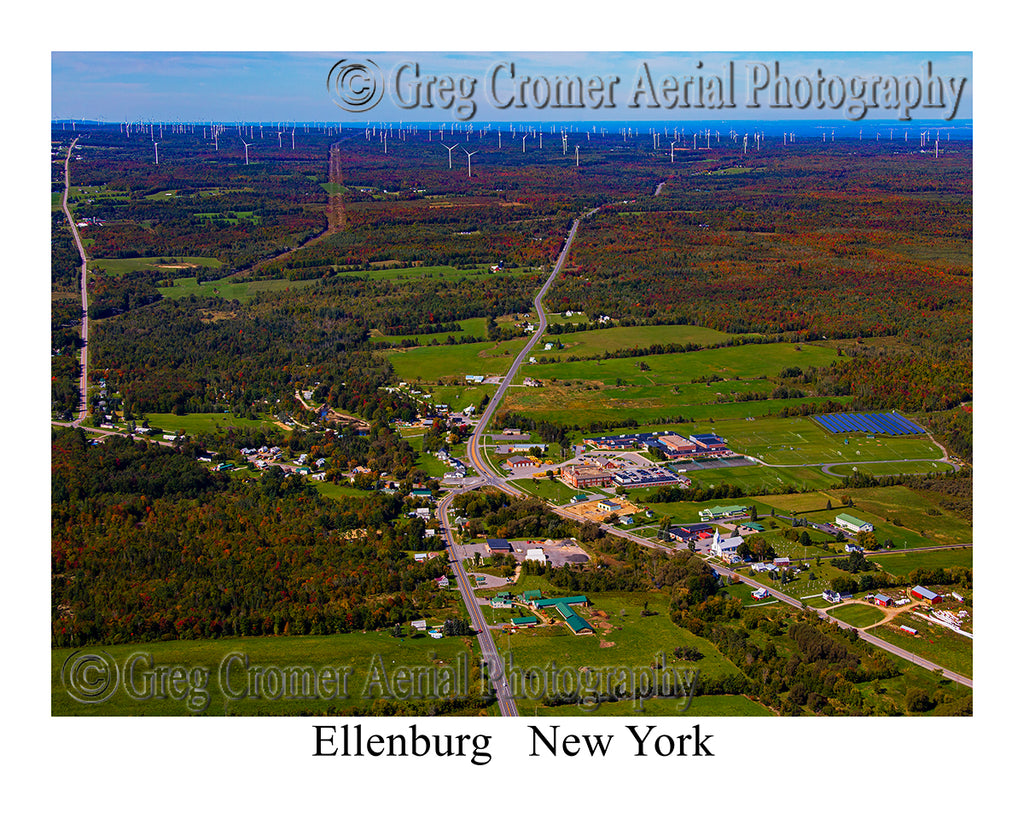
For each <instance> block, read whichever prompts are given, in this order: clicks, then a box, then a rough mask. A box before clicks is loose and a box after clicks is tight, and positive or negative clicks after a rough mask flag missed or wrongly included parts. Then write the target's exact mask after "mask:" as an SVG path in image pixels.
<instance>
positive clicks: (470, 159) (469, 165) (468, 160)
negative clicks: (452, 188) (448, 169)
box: [462, 148, 480, 177]
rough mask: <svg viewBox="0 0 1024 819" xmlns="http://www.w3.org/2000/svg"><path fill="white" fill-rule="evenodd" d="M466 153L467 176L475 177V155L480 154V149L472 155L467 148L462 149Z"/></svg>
mask: <svg viewBox="0 0 1024 819" xmlns="http://www.w3.org/2000/svg"><path fill="white" fill-rule="evenodd" d="M462 150H463V151H465V153H466V176H469V177H472V176H473V154H476V153H480V151H479V149H477V150H475V151H473V152H472V153H470V152H469V151H466V149H465V148H463V149H462Z"/></svg>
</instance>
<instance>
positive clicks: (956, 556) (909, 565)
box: [868, 549, 974, 576]
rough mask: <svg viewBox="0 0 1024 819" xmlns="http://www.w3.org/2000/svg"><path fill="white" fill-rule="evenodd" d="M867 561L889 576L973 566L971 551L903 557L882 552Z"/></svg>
mask: <svg viewBox="0 0 1024 819" xmlns="http://www.w3.org/2000/svg"><path fill="white" fill-rule="evenodd" d="M868 560H870V561H872V562H873V563H877V564H878V565H879V566H881V567H882V569H883V570H884V571H887V572H888V573H889V574H891V575H897V576H899V575H908V574H910V573H911V572H912V571H914V569H951V568H953V567H954V566H963V567H964V568H967V569H970V568H973V566H974V550H973V549H942V550H940V551H935V552H917V553H912V554H903V555H887V554H885V553H884V552H882V553H879V552H876V553H873V554H870V555H868Z"/></svg>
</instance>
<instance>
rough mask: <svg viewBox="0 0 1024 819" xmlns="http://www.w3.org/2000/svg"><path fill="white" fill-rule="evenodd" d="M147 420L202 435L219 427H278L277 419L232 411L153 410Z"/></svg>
mask: <svg viewBox="0 0 1024 819" xmlns="http://www.w3.org/2000/svg"><path fill="white" fill-rule="evenodd" d="M146 421H147V422H148V423H149V425H150V426H152V427H158V428H160V429H162V430H164V432H165V433H172V432H178V431H179V430H181V431H184V433H185V434H186V435H200V434H202V433H204V432H213V431H215V430H216V429H217V428H218V427H219V428H221V429H227V428H228V427H237V428H238V429H268V428H273V429H278V430H280V427H279V426H278V424H277V422H276V421H273V420H271V419H269V418H256V419H252V418H239V417H238V416H237V415H235V414H234V413H231V412H195V413H191V414H189V415H175V414H174V413H170V412H151V413H147V414H146ZM140 425H141V422H140Z"/></svg>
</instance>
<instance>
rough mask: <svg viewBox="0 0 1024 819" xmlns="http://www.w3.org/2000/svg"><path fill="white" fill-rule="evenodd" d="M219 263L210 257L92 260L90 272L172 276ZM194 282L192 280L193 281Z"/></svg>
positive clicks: (219, 264)
mask: <svg viewBox="0 0 1024 819" xmlns="http://www.w3.org/2000/svg"><path fill="white" fill-rule="evenodd" d="M221 264H222V263H221V262H220V261H219V260H217V259H214V258H213V257H212V256H140V257H137V258H132V259H92V260H90V262H89V270H90V272H92V271H95V270H99V269H102V270H105V271H106V273H107V275H108V276H123V275H124V274H125V273H136V272H138V271H140V270H152V271H154V272H157V273H167V274H170V275H173V273H175V272H180V271H181V270H187V269H189V268H192V267H214V268H216V267H220V266H221ZM193 281H194V279H193Z"/></svg>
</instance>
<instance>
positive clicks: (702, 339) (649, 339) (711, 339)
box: [537, 314, 736, 360]
mask: <svg viewBox="0 0 1024 819" xmlns="http://www.w3.org/2000/svg"><path fill="white" fill-rule="evenodd" d="M573 318H575V317H573ZM549 320H550V321H551V322H555V323H559V324H560V323H562V322H563V321H572V319H571V318H570V319H565V318H564V317H562V316H560V315H558V314H555V315H554V316H552V317H551V318H550V319H549ZM735 337H736V336H734V335H732V334H730V333H723V332H720V331H718V330H712V329H710V328H707V327H696V326H693V325H689V324H671V325H657V326H650V327H648V326H640V327H610V328H608V329H606V330H585V331H584V332H582V333H559V334H557V335H545V336H544V337H543V338H541V340H540V344H539V346H538V347H537V351H538V352H537V357H538V358H540V357H541V356H545V357H546V358H548V359H559V360H562V359H565V358H567V357H569V356H579V357H580V358H585V357H587V356H592V355H601V354H603V353H606V352H615V351H616V350H627V349H631V348H646V347H650V346H651V345H653V344H700V345H704V346H710V345H712V344H720V343H722V342H724V341H727V340H728V339H730V338H735ZM548 343H550V344H554V345H556V348H552V349H550V350H545V349H544V345H545V344H548ZM559 343H561V344H562V345H563V348H562V349H561V350H559V349H557V345H558V344H559Z"/></svg>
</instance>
